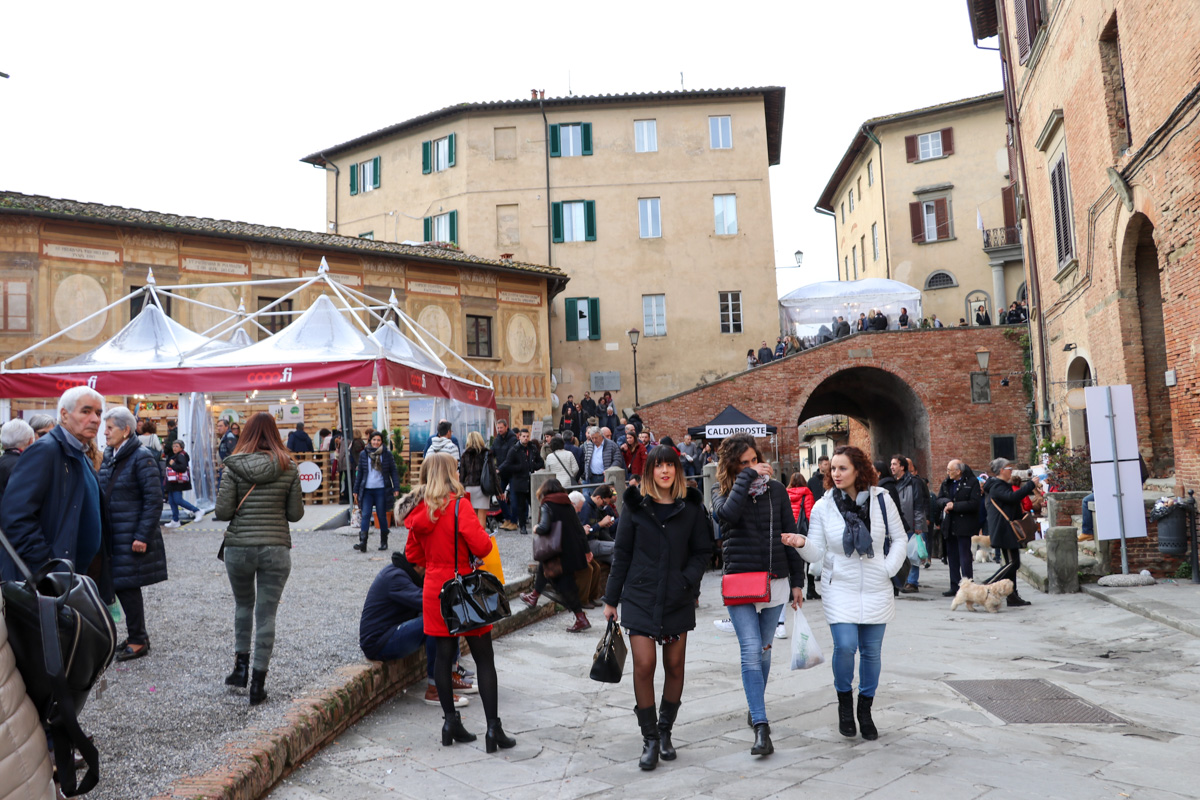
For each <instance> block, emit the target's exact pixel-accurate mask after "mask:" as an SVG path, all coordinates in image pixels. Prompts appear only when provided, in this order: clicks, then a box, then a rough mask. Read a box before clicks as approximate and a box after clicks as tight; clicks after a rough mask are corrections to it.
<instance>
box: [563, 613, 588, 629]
mask: <svg viewBox="0 0 1200 800" xmlns="http://www.w3.org/2000/svg"><path fill="white" fill-rule="evenodd" d="M590 627H592V623H591V622H590V621H589V620H588V618H587V614H585V613H583V612H582V611H577V612H575V624H574V625H572V626H571V627H569V628H567V633H579V632H580V631H586V630H587V629H588V628H590Z"/></svg>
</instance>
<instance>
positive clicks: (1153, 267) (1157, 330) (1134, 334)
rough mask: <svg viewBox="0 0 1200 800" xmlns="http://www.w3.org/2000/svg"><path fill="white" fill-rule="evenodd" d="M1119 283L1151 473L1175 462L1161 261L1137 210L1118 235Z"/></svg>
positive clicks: (1150, 227)
mask: <svg viewBox="0 0 1200 800" xmlns="http://www.w3.org/2000/svg"><path fill="white" fill-rule="evenodd" d="M1119 252H1120V264H1119V267H1118V270H1119V285H1120V287H1121V290H1122V294H1124V296H1125V297H1126V298H1127V299H1125V300H1123V301H1122V302H1123V303H1124V304H1125V309H1124V310H1123V313H1122V314H1121V315H1120V319H1121V326H1122V329H1123V330H1122V339H1123V340H1124V341H1126V342H1129V343H1130V344H1129V345H1128V346H1126V347H1125V348H1124V358H1125V365H1124V366H1125V375H1126V376H1127V379H1128V380H1129V382H1130V383H1131V384H1132V385H1133V391H1134V407H1135V409H1137V410H1138V412H1139V413H1138V417H1139V419H1140V420H1141V422H1140V424H1139V427H1138V439H1139V440H1140V446H1141V451H1142V455H1143V456H1144V457H1145V458H1146V462H1147V464H1148V466H1149V468H1150V472H1151V474H1152V475H1155V476H1160V477H1162V476H1167V475H1170V474H1171V472H1172V471H1173V470H1174V467H1175V446H1174V441H1173V426H1172V422H1171V398H1170V394H1169V390H1168V388H1167V384H1166V377H1165V376H1166V371H1167V369H1168V362H1167V338H1166V322H1165V319H1164V317H1163V298H1162V280H1161V266H1160V263H1159V256H1158V245H1157V243H1156V242H1155V239H1154V223H1153V222H1151V220H1150V218H1149V217H1147V216H1146V215H1145V214H1143V213H1141V212H1140V211H1139V212H1137V213H1134V214H1133V215H1131V216H1130V218H1129V221H1128V222H1127V223H1126V225H1125V232H1124V236H1123V237H1122V239H1121V240H1120V251H1119Z"/></svg>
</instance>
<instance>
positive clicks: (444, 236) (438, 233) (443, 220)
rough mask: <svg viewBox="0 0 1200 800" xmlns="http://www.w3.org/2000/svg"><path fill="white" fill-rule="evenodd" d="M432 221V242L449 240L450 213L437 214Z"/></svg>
mask: <svg viewBox="0 0 1200 800" xmlns="http://www.w3.org/2000/svg"><path fill="white" fill-rule="evenodd" d="M432 221H433V239H431V240H430V241H434V242H448V241H450V215H449V214H437V215H436V216H434V217H433V218H432Z"/></svg>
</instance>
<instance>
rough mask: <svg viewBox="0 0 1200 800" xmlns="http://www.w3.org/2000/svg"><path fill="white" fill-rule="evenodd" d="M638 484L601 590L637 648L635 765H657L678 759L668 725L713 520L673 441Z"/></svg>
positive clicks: (607, 612)
mask: <svg viewBox="0 0 1200 800" xmlns="http://www.w3.org/2000/svg"><path fill="white" fill-rule="evenodd" d="M641 479H642V484H641V490H640V491H639V490H638V487H636V486H631V487H629V488H628V489H626V490H625V498H624V502H625V512H624V513H622V514H621V519H620V522H618V523H617V540H616V544H615V546H614V549H613V561H612V572H611V573H610V574H609V577H608V586H607V587H605V591H604V616H605V617H606V618H607V619H609V620H611V621H613V622H616V620H617V605H618V604H619V605H620V606H621V619H622V621H623V622H624V625H625V628H626V629H628V631H629V647H630V649H631V650H632V651H633V696H634V703H635V705H634V709H633V710H634V713H635V714H637V719H638V725H639V726H640V727H641V729H642V757H641V759H640V760H639V761H638V766H639V767H641V768H642V769H654V768H655V767H656V766H657V765H658V759H659V757H660V756H661V757H662V758H663V760H665V761H671V760H673V759H674V758H675V747H674V746H673V745H672V743H671V728H672V727H673V726H674V724H675V715H676V714H678V713H679V705H680V701H681V698H682V697H683V662H684V656H685V655H686V654H687V635H688V631H690V630H692V629H694V628H695V627H696V597H697V596H698V595H699V593H700V581H701V579H702V578H703V577H704V569H705V567H706V566H707V565H708V560H709V558H710V557H711V554H712V527H711V525H710V523H709V518H708V513H707V511H706V510H705V508H704V498H703V496H702V495H701V494H700V492H699V491H698V490H696V489H689V488H688V487H687V480H686V478H685V477H684V474H683V464H682V463H680V461H679V454H678V453H676V452H675V449H674V448H673V447H667V446H664V445H659V446H658V447H655V448H654V449H653V450H651V451H650V454H649V455H648V456H647V457H646V466H645V467H644V468H643V470H642V474H641ZM656 645H661V646H662V650H663V655H662V660H663V672H664V678H663V690H662V702H661V703H660V705H659V708H658V709H657V712H656V710H655V707H654V672H655V668H656V667H657V666H658V664H657V661H658V654H657V651H656V650H655V646H656Z"/></svg>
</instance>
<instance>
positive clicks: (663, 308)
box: [642, 294, 667, 336]
mask: <svg viewBox="0 0 1200 800" xmlns="http://www.w3.org/2000/svg"><path fill="white" fill-rule="evenodd" d="M642 335H643V336H666V335H667V296H666V295H665V294H644V295H642Z"/></svg>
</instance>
